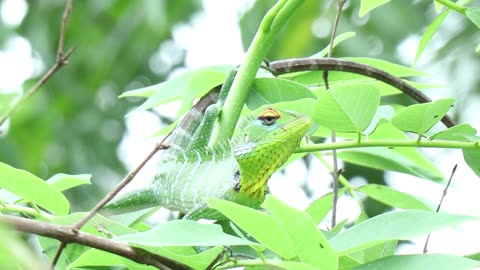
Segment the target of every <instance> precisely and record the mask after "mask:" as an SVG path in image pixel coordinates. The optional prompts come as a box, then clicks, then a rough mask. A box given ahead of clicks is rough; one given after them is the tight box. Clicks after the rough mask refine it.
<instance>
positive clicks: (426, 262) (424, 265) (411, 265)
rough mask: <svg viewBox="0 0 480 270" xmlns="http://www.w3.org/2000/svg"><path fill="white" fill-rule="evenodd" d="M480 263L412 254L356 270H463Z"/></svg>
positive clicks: (438, 255)
mask: <svg viewBox="0 0 480 270" xmlns="http://www.w3.org/2000/svg"><path fill="white" fill-rule="evenodd" d="M479 266H480V262H478V261H475V260H471V259H467V258H465V257H460V256H455V255H451V254H412V255H397V256H390V257H385V258H382V259H379V260H376V261H372V262H369V263H366V264H363V265H360V266H358V267H356V268H355V270H381V269H389V270H411V269H422V270H451V269H455V270H463V269H465V270H466V269H472V268H474V267H479Z"/></svg>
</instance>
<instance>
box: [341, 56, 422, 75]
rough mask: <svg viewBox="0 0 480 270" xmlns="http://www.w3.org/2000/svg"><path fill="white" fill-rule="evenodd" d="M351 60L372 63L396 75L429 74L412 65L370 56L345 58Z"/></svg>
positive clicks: (373, 65)
mask: <svg viewBox="0 0 480 270" xmlns="http://www.w3.org/2000/svg"><path fill="white" fill-rule="evenodd" d="M345 59H347V60H350V61H354V62H358V63H362V64H366V65H370V66H372V67H375V68H378V69H380V70H383V71H385V72H388V73H390V74H392V75H395V76H396V77H412V76H425V75H427V74H426V73H425V72H422V71H419V70H416V69H414V68H411V67H406V66H402V65H399V64H394V63H390V62H388V61H385V60H380V59H376V58H368V57H347V58H345Z"/></svg>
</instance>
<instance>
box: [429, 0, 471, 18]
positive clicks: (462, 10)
mask: <svg viewBox="0 0 480 270" xmlns="http://www.w3.org/2000/svg"><path fill="white" fill-rule="evenodd" d="M435 2H437V3H439V4H441V5H443V6H445V7H447V8H449V9H451V10H455V11H456V12H458V13H460V14H462V15H465V13H466V11H467V8H466V7H463V6H461V5H459V4H457V3H454V2H452V1H450V0H435Z"/></svg>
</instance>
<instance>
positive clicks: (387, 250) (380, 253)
mask: <svg viewBox="0 0 480 270" xmlns="http://www.w3.org/2000/svg"><path fill="white" fill-rule="evenodd" d="M397 244H398V241H397V240H391V241H385V242H383V243H380V244H378V245H375V246H372V247H369V248H366V249H363V250H360V251H358V252H354V253H350V254H349V256H350V257H352V258H355V259H356V260H358V261H359V262H361V263H362V264H363V263H366V262H370V261H373V260H377V259H379V258H383V257H387V256H392V255H395V250H396V249H397Z"/></svg>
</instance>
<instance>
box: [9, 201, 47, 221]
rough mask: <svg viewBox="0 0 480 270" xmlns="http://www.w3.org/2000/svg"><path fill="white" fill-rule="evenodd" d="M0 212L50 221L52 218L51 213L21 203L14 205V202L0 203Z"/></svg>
mask: <svg viewBox="0 0 480 270" xmlns="http://www.w3.org/2000/svg"><path fill="white" fill-rule="evenodd" d="M0 212H2V213H19V214H24V215H27V216H32V217H35V218H40V219H42V220H47V221H51V220H52V219H53V216H52V215H50V214H48V213H45V212H43V211H40V210H37V209H34V208H30V207H25V206H21V205H14V204H5V203H2V204H0Z"/></svg>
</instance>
